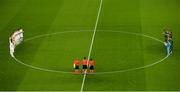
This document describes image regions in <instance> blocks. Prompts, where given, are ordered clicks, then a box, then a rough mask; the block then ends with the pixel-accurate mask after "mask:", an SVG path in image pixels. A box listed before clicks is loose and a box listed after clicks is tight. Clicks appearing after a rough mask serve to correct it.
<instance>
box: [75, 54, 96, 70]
mask: <svg viewBox="0 0 180 92" xmlns="http://www.w3.org/2000/svg"><path fill="white" fill-rule="evenodd" d="M79 65H80V62H79V60H78V59H75V60H74V69H75V70H74V74H79ZM88 67H89V69H90V73H91V74H92V73H94V60H93V59H90V60H89V62H88V60H87V59H86V57H84V58H83V60H82V74H85V73H86V74H87V73H88V70H87V68H88Z"/></svg>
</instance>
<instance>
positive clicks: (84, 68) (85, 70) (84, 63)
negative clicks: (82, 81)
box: [82, 57, 87, 74]
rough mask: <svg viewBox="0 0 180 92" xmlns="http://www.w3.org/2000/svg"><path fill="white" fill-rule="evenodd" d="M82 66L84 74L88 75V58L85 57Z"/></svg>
mask: <svg viewBox="0 0 180 92" xmlns="http://www.w3.org/2000/svg"><path fill="white" fill-rule="evenodd" d="M82 65H83V69H82V74H84V72H85V73H87V59H86V57H84V59H83V61H82Z"/></svg>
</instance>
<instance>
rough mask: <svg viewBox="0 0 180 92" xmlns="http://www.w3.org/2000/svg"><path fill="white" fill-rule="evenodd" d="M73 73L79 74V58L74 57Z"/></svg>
mask: <svg viewBox="0 0 180 92" xmlns="http://www.w3.org/2000/svg"><path fill="white" fill-rule="evenodd" d="M74 69H75V70H74V74H79V60H78V59H75V60H74Z"/></svg>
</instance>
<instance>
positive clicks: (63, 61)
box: [14, 30, 168, 74]
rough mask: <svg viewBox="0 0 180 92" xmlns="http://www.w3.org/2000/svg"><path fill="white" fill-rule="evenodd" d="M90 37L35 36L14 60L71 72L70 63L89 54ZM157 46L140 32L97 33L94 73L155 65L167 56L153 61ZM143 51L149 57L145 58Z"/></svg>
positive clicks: (67, 34) (87, 34) (72, 34)
mask: <svg viewBox="0 0 180 92" xmlns="http://www.w3.org/2000/svg"><path fill="white" fill-rule="evenodd" d="M91 37H92V31H91V30H83V31H65V32H56V33H50V34H43V35H38V36H34V37H31V38H28V39H25V41H24V43H23V44H21V45H20V46H18V47H17V49H16V53H15V57H14V59H15V60H16V62H18V63H20V64H22V65H24V66H27V67H29V68H32V69H36V70H41V71H47V72H57V73H73V66H72V65H73V60H74V59H75V58H79V59H80V60H81V59H82V57H84V56H86V55H87V54H88V50H89V45H90V42H91ZM159 44H160V45H162V44H163V42H162V41H161V40H159V39H157V38H155V37H151V36H148V35H144V34H140V33H133V32H124V31H112V30H97V33H96V37H95V41H94V45H93V50H92V53H91V54H92V55H91V56H92V58H93V59H94V60H95V73H94V74H108V73H119V72H127V71H134V70H139V69H144V68H148V67H151V66H154V65H156V64H158V63H160V62H162V61H164V60H165V59H166V58H167V57H168V56H165V55H162V56H160V57H159V58H156V57H157V56H156V55H158V54H154V53H156V52H155V51H156V50H157V49H158V48H152V47H153V46H155V45H159ZM148 48H149V49H150V50H147V49H148ZM152 49H154V50H152ZM153 51H154V53H153ZM144 52H145V53H146V52H147V53H148V54H145V55H144ZM149 56H150V57H151V58H152V60H150V61H149V60H148V59H147V60H146V57H149ZM32 61H35V62H32ZM109 67H112V68H111V69H109Z"/></svg>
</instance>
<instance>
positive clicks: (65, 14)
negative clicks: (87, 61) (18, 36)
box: [0, 0, 180, 91]
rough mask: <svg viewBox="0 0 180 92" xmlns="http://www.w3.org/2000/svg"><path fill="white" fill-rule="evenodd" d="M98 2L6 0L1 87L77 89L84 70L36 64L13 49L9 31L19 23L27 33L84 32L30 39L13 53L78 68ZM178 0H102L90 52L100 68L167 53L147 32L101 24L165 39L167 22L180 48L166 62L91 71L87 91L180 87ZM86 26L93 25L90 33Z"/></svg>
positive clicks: (0, 10) (0, 6)
mask: <svg viewBox="0 0 180 92" xmlns="http://www.w3.org/2000/svg"><path fill="white" fill-rule="evenodd" d="M99 3H100V0H52V1H49V0H1V3H0V20H1V21H0V32H1V34H0V90H2V91H3V90H23V91H24V90H46V91H48V90H65V91H67V90H73V91H79V90H80V88H81V84H82V79H83V75H73V74H63V73H52V72H44V71H39V70H33V69H31V68H28V67H26V66H23V65H21V64H19V63H17V62H16V61H15V60H13V59H12V58H11V57H10V56H9V53H8V38H9V35H10V34H11V33H12V32H13V31H14V30H15V29H17V27H19V26H21V27H23V28H24V30H25V39H27V38H30V37H33V36H36V35H41V34H46V33H47V34H48V33H54V32H66V31H78V30H82V31H83V30H84V32H77V33H66V34H58V35H52V36H47V37H43V38H38V39H34V40H31V41H27V42H25V43H23V44H22V45H20V46H19V47H18V48H17V49H16V53H15V55H16V56H17V58H18V59H20V60H22V61H23V62H24V63H26V64H30V65H34V66H38V67H43V68H47V69H54V70H60V71H73V69H72V68H73V66H72V64H73V60H74V58H76V57H77V58H79V59H82V57H83V56H87V55H88V50H89V46H90V43H91V38H92V34H93V29H94V25H95V22H96V17H97V12H98V8H99ZM179 10H180V2H179V0H103V6H102V11H101V14H100V17H99V23H98V27H97V33H96V36H95V41H94V45H93V49H92V53H91V56H92V58H93V59H95V64H96V66H95V72H106V71H116V70H123V69H129V68H134V67H139V66H144V65H147V64H151V63H154V62H156V61H158V60H159V59H161V58H163V57H165V55H166V54H165V48H164V46H163V44H162V43H159V42H157V41H154V40H152V39H149V38H145V37H142V36H135V35H129V34H123V33H113V32H102V31H99V30H104V31H107V30H112V31H125V32H135V33H140V34H147V35H149V36H153V37H156V38H158V39H161V40H163V36H162V30H163V28H164V27H165V26H169V27H170V28H172V29H173V33H174V42H175V44H174V45H175V47H174V48H175V49H174V51H173V55H172V56H170V57H169V58H168V59H166V60H165V61H164V62H162V63H160V64H157V65H155V66H153V67H150V68H147V69H141V70H136V71H131V72H125V73H117V74H104V75H87V78H86V81H85V85H84V90H85V91H95V90H102V91H104V90H109V91H127V90H143V91H146V90H157V91H160V90H169V91H177V90H180V87H179V85H180V74H179V70H180V63H179V62H178V60H179V57H178V55H179V43H178V42H179V40H180V38H179V36H178V35H179V34H180V32H179V30H180V26H179V25H180V18H179V16H180V11H179ZM85 30H92V31H90V32H86V31H85Z"/></svg>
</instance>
